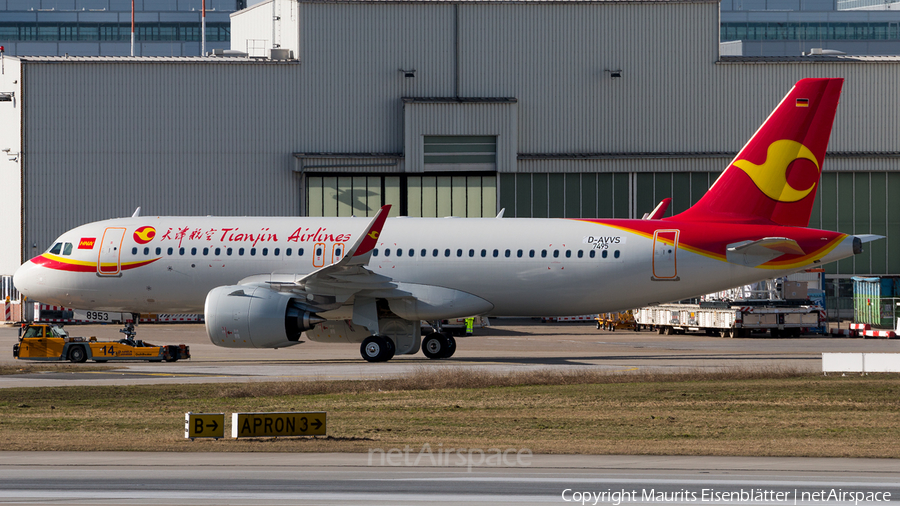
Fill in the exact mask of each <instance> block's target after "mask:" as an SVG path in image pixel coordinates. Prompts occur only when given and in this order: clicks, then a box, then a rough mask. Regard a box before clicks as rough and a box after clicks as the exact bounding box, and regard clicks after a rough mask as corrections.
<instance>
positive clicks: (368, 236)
mask: <svg viewBox="0 0 900 506" xmlns="http://www.w3.org/2000/svg"><path fill="white" fill-rule="evenodd" d="M390 210H391V206H390V205H386V206H383V207H382V208H381V209H380V210H379V211H378V213H377V214H376V215H375V217H374V218H372V221H371V222H370V223H369V226H368V228H367V229H366V231H365V233H364V234H362V235H361V236H360V237H359V239H357V240H356V242H355V243H353V245H351V246H350V247H349V248H348V249H347V251H346V253H345V255H344V257H343V258H341V260H339V261H338V262H336V263H333V264H331V265H326V266H325V267H320V268H319V269H316V270H314V271H312V272H310V273H309V274H307V275H305V276H303V277H300V278H299V279H296V280H294V281H292V282H277V281H276V282H270V283H269V284H270V286H272V287H273V288H275V289H277V290H281V291H297V290H298V289H299V290H303V291H304V292H306V293H309V294H315V295H330V296H337V297H338V298H342V299H344V300H346V298H349V297H350V296H351V295H353V294H355V293H357V292H360V291H363V290H389V289H393V288H396V287H397V285H395V284H393V283H392V282H391V278H389V277H387V276H382V275H381V274H376V273H374V272H372V271H371V270H369V269H368V268H367V267H366V264H368V263H369V259H370V258H371V257H372V250H374V249H375V245H376V244H377V243H378V236H379V235H380V234H381V229H382V228H383V227H384V222H385V220H386V219H387V215H388V213H389V212H390Z"/></svg>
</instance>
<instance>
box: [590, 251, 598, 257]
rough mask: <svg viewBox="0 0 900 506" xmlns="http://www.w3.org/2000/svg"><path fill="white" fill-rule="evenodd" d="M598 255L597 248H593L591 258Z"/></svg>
mask: <svg viewBox="0 0 900 506" xmlns="http://www.w3.org/2000/svg"><path fill="white" fill-rule="evenodd" d="M595 256H597V252H596V251H595V250H591V258H594V257H595Z"/></svg>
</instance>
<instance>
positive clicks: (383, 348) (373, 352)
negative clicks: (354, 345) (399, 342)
mask: <svg viewBox="0 0 900 506" xmlns="http://www.w3.org/2000/svg"><path fill="white" fill-rule="evenodd" d="M387 341H389V339H387V338H385V337H382V336H369V337H367V338H365V340H363V342H362V344H361V345H360V347H359V353H360V355H362V358H364V359H365V360H366V362H385V361H387V360H390V358H391V357H392V356H393V355H394V354H393V353H391V350H392V349H393V344H394V343H393V342H391V344H390V345H389V344H388V343H387Z"/></svg>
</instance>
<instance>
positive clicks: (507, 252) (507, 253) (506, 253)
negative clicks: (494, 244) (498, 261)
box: [504, 250, 512, 258]
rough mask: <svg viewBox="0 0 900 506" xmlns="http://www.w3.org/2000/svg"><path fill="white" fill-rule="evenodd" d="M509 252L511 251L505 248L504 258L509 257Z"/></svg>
mask: <svg viewBox="0 0 900 506" xmlns="http://www.w3.org/2000/svg"><path fill="white" fill-rule="evenodd" d="M511 253H512V251H510V250H506V252H505V253H504V254H505V255H506V258H509V255H510V254H511Z"/></svg>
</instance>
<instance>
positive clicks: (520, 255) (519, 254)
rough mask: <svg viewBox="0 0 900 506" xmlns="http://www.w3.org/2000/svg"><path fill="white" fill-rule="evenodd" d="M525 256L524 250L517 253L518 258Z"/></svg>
mask: <svg viewBox="0 0 900 506" xmlns="http://www.w3.org/2000/svg"><path fill="white" fill-rule="evenodd" d="M524 254H525V252H524V251H523V250H519V251H516V256H517V257H519V258H522V255H524Z"/></svg>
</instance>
